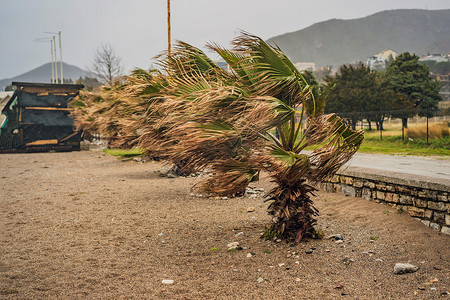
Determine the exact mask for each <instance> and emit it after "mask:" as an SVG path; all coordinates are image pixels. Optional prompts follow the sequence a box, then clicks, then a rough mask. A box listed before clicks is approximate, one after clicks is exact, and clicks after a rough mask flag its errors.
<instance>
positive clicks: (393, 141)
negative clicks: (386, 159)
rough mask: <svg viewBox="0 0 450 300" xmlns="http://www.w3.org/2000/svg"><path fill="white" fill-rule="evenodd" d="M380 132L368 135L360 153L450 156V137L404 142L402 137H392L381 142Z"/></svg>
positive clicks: (384, 138) (389, 136) (385, 137)
mask: <svg viewBox="0 0 450 300" xmlns="http://www.w3.org/2000/svg"><path fill="white" fill-rule="evenodd" d="M379 134H380V133H379V132H370V133H366V134H365V137H364V141H363V143H362V145H361V147H360V148H359V151H358V152H362V153H382V154H406V155H418V156H449V155H450V137H445V138H442V139H435V140H432V139H429V143H428V144H427V141H426V139H423V138H419V139H413V140H412V141H411V140H408V139H405V141H402V137H401V135H400V136H398V135H390V134H389V132H387V134H386V136H384V132H383V139H382V140H380V136H379Z"/></svg>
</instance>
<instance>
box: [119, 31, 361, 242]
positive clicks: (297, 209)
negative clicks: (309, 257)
mask: <svg viewBox="0 0 450 300" xmlns="http://www.w3.org/2000/svg"><path fill="white" fill-rule="evenodd" d="M233 44H234V48H233V49H232V50H227V49H224V48H221V47H220V46H218V45H215V44H210V45H209V47H210V48H211V49H213V50H214V51H216V52H217V53H218V54H219V55H220V56H221V57H222V58H223V59H224V60H225V61H226V62H227V63H228V65H229V66H230V68H231V71H225V70H223V69H221V68H219V67H218V66H217V65H216V64H215V63H214V62H212V61H211V60H210V59H209V58H208V57H207V56H206V55H205V54H204V53H203V52H202V51H200V50H199V49H197V48H195V47H193V46H191V45H189V44H186V43H182V42H179V43H178V45H177V47H176V48H175V49H174V51H173V52H172V53H171V55H167V56H161V57H160V58H159V64H160V66H161V67H162V68H163V71H162V72H161V73H160V74H159V75H158V76H154V77H152V76H151V77H149V78H147V79H144V80H142V82H141V84H137V86H139V87H140V88H139V89H137V88H136V82H135V81H133V80H131V79H130V80H128V83H126V84H124V85H122V86H121V87H120V88H118V89H117V91H119V92H118V95H119V97H118V98H125V99H128V98H133V97H135V96H138V98H139V99H141V100H139V101H137V102H138V103H140V105H142V104H144V107H145V109H144V110H143V109H137V108H136V106H131V107H133V108H134V109H135V110H134V113H132V114H131V115H132V116H133V117H136V116H138V118H137V119H138V120H137V121H134V122H131V123H130V124H128V125H125V124H124V122H123V121H121V122H118V123H119V124H121V126H125V127H129V128H131V130H130V129H126V130H125V129H122V130H121V134H124V135H126V134H127V133H128V135H130V136H133V133H137V131H140V132H139V134H138V135H139V136H138V137H137V138H136V139H135V140H137V141H138V144H139V145H140V146H142V147H144V148H147V149H151V148H152V147H153V145H155V144H157V145H159V147H161V148H162V149H164V154H165V157H166V158H167V159H169V160H170V161H172V162H178V163H179V164H180V169H182V170H183V169H184V170H188V171H189V172H194V171H198V170H205V169H208V170H209V171H210V173H211V174H212V176H210V177H208V178H207V179H206V180H205V181H203V182H202V183H201V184H199V186H197V188H199V189H201V190H203V191H204V192H206V193H209V194H216V195H228V196H229V195H240V194H243V193H244V191H245V188H246V187H247V185H248V184H249V183H250V182H252V181H254V180H257V179H258V178H259V173H260V172H261V171H265V172H268V174H269V175H270V176H271V177H272V180H273V182H274V183H275V187H274V188H273V189H272V190H271V191H269V192H268V194H267V201H270V202H271V203H270V205H269V208H268V210H269V214H271V215H273V224H272V225H271V228H270V230H271V231H272V232H274V233H275V234H276V235H277V236H279V237H284V238H286V239H288V240H295V241H296V242H299V241H300V240H301V239H302V238H304V237H312V236H314V235H315V232H314V224H315V222H316V220H315V216H316V215H317V214H318V212H317V210H316V209H315V208H314V206H313V201H312V196H314V192H315V191H316V188H315V187H314V184H315V183H317V182H320V181H321V180H323V179H325V178H327V177H330V176H332V175H333V174H334V173H335V172H336V171H337V170H338V168H339V167H340V166H341V165H342V164H343V163H345V162H346V161H348V160H349V159H350V158H351V156H352V155H353V154H354V153H355V152H356V151H357V149H358V147H359V145H360V144H361V142H362V139H363V133H362V132H360V131H359V132H355V131H352V130H351V129H349V128H348V127H347V126H346V124H345V123H344V122H343V121H342V120H341V119H340V118H338V117H337V116H335V115H325V116H324V115H322V114H321V113H320V111H321V109H322V107H321V104H320V103H321V101H319V99H318V97H319V96H320V93H319V90H318V85H317V82H316V81H315V80H314V77H313V76H312V75H311V74H309V73H302V72H300V71H298V70H297V69H296V68H295V66H294V65H293V64H292V63H291V62H290V61H289V59H288V58H287V57H286V55H285V54H284V53H283V52H282V51H281V50H280V49H278V48H275V47H272V46H269V45H268V44H266V43H265V42H264V41H263V40H261V39H260V38H258V37H256V36H253V35H250V34H247V33H244V34H243V35H242V36H240V37H238V38H237V39H235V40H234V41H233ZM141 75H142V74H141ZM144 77H145V76H144ZM130 82H131V83H130ZM142 86H143V87H144V88H143V87H142ZM137 90H138V92H136V91H137ZM121 101H123V100H121ZM130 101H135V100H127V101H126V103H129V102H130ZM297 108H301V110H302V113H301V115H300V120H299V122H296V115H295V114H296V109H297ZM127 111H128V108H127V109H124V110H121V112H120V115H121V116H124V115H125V114H124V112H127ZM142 111H144V112H143V113H142ZM305 111H306V112H308V116H309V118H308V120H306V118H304V117H303V116H304V115H305V114H304V112H305ZM136 112H139V113H136ZM138 129H139V130H138ZM275 132H276V133H277V134H275ZM125 140H127V138H125ZM305 149H309V152H305Z"/></svg>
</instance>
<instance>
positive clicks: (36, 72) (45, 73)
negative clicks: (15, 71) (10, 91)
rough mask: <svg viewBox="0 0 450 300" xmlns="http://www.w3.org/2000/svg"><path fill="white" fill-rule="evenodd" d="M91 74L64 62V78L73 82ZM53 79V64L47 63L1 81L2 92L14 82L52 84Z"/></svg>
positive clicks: (0, 88)
mask: <svg viewBox="0 0 450 300" xmlns="http://www.w3.org/2000/svg"><path fill="white" fill-rule="evenodd" d="M59 71H60V65H59V63H58V78H60V76H61V75H60V73H59ZM88 74H89V72H88V71H86V70H83V69H81V68H79V67H77V66H73V65H69V64H66V63H65V62H63V75H64V78H70V79H72V80H73V81H75V80H77V79H78V78H80V76H86V75H88ZM51 79H52V64H51V63H46V64H43V65H42V66H40V67H37V68H36V69H33V70H31V71H28V72H26V73H23V74H21V75H18V76H15V77H13V78H6V79H2V80H0V91H1V90H3V89H4V88H5V87H6V86H8V85H9V84H11V82H13V81H24V82H51Z"/></svg>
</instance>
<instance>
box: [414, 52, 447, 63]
mask: <svg viewBox="0 0 450 300" xmlns="http://www.w3.org/2000/svg"><path fill="white" fill-rule="evenodd" d="M448 58H449V55H448V54H447V55H442V54H440V53H439V54H430V55H426V56H422V57H421V58H419V61H427V60H434V61H435V62H443V61H449V60H448Z"/></svg>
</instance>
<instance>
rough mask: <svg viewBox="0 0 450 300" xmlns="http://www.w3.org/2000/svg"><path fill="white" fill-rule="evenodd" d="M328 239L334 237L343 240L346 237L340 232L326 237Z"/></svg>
mask: <svg viewBox="0 0 450 300" xmlns="http://www.w3.org/2000/svg"><path fill="white" fill-rule="evenodd" d="M326 239H327V240H330V239H334V240H335V241H338V240H343V239H344V238H343V237H342V235H340V234H332V235H329V236H327V237H326Z"/></svg>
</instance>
